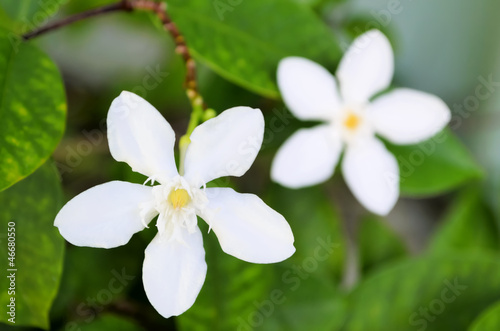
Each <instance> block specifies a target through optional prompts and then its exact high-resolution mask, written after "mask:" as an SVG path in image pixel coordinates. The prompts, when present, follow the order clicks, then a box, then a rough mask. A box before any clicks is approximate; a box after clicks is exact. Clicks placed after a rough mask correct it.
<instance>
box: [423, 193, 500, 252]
mask: <svg viewBox="0 0 500 331" xmlns="http://www.w3.org/2000/svg"><path fill="white" fill-rule="evenodd" d="M498 248H499V231H498V228H497V226H496V223H495V219H494V217H493V214H492V212H491V211H490V209H489V207H488V206H487V205H486V203H485V202H484V201H483V195H482V193H481V192H480V190H479V189H476V188H473V189H468V190H466V191H464V192H462V193H461V194H460V195H459V196H458V198H457V199H456V201H455V202H454V204H453V206H452V207H451V209H450V210H449V211H448V213H447V214H446V215H445V217H444V220H443V221H442V225H441V227H440V228H439V229H438V230H437V231H436V232H435V233H434V236H433V238H432V241H431V242H430V245H429V250H430V251H431V252H442V251H445V250H469V251H471V250H477V251H482V250H490V251H492V250H498Z"/></svg>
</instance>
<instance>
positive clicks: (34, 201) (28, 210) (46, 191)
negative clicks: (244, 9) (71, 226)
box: [0, 164, 64, 329]
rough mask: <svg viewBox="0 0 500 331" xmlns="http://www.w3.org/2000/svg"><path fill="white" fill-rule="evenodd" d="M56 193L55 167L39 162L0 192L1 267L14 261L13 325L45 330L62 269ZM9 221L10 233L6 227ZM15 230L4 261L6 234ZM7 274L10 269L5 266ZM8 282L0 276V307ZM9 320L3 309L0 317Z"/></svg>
mask: <svg viewBox="0 0 500 331" xmlns="http://www.w3.org/2000/svg"><path fill="white" fill-rule="evenodd" d="M61 199H62V192H61V187H60V183H59V178H58V176H57V173H56V170H55V168H54V167H53V166H52V165H50V164H45V165H44V166H42V167H41V168H40V169H39V170H38V171H37V172H35V173H34V174H33V175H31V176H30V177H28V178H26V179H24V180H23V181H21V182H20V183H18V184H16V185H14V186H13V187H11V188H9V189H8V190H6V191H4V192H1V193H0V206H2V208H1V209H0V223H1V228H0V238H1V240H0V260H1V261H3V263H4V264H3V266H2V268H4V270H5V269H7V268H9V267H11V266H10V265H9V266H7V263H11V262H13V263H14V267H13V269H17V271H14V273H15V295H14V296H12V297H14V298H15V325H16V326H19V325H21V326H22V325H25V326H28V325H29V326H36V327H41V328H45V329H48V327H49V320H48V314H49V309H50V306H51V304H52V301H53V300H54V297H55V296H56V292H57V288H58V286H59V279H60V277H61V273H62V263H63V255H64V240H63V238H62V237H61V236H60V234H59V232H58V231H57V229H56V228H55V227H54V225H53V223H54V218H55V216H56V214H57V212H58V211H59V208H60V207H61ZM10 222H14V223H15V226H14V229H15V230H14V231H10V230H8V228H9V224H10ZM7 233H15V235H13V236H14V238H15V260H13V261H10V260H8V257H10V256H8V254H9V251H8V244H7V242H8V239H7V238H8V235H7ZM7 272H8V273H10V271H8V270H7ZM10 285H11V284H10V281H9V279H8V278H6V277H5V276H3V277H1V278H0V286H1V288H2V289H3V290H2V291H1V292H0V302H1V305H2V307H6V305H7V304H8V303H9V302H10V301H9V300H11V299H10V298H11V295H9V293H8V292H7V289H8V288H9V286H10ZM8 318H10V316H9V315H7V314H6V313H5V312H4V313H3V314H1V315H0V320H1V321H2V322H6V323H8V324H10V322H8V321H7V319H8Z"/></svg>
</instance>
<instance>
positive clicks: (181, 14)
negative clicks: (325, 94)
mask: <svg viewBox="0 0 500 331" xmlns="http://www.w3.org/2000/svg"><path fill="white" fill-rule="evenodd" d="M167 3H168V8H169V12H170V13H171V15H172V19H173V20H174V22H175V23H176V24H177V25H178V27H179V30H180V31H182V34H183V35H184V37H185V39H186V42H187V45H188V46H189V48H190V50H191V51H192V53H193V55H194V56H195V57H196V58H197V59H199V60H200V61H203V62H205V63H206V64H207V65H208V66H209V67H210V68H211V69H212V70H214V71H215V72H217V73H218V74H219V75H221V76H222V77H224V78H226V79H228V80H230V81H232V82H234V83H237V84H239V85H241V86H243V87H245V88H247V89H250V90H251V91H253V92H256V93H259V94H262V95H264V96H267V97H277V96H278V90H277V87H276V83H275V76H276V68H277V64H278V62H279V60H281V59H282V58H284V57H286V56H291V55H295V56H303V57H307V58H310V59H312V60H314V61H317V62H320V63H322V64H324V65H326V66H327V67H329V68H332V69H333V68H334V64H335V62H336V60H338V59H339V57H340V55H341V52H340V48H339V46H338V43H337V42H336V40H335V38H334V36H333V34H332V33H331V31H329V29H328V27H327V26H326V25H325V24H324V23H322V22H321V21H320V20H319V18H318V17H317V16H316V15H315V14H314V13H313V12H312V10H311V9H310V8H308V7H306V6H304V5H300V4H298V3H294V2H292V1H289V0H274V1H267V0H252V1H227V0H216V1H206V0H169V1H167ZM284 18H286V19H284Z"/></svg>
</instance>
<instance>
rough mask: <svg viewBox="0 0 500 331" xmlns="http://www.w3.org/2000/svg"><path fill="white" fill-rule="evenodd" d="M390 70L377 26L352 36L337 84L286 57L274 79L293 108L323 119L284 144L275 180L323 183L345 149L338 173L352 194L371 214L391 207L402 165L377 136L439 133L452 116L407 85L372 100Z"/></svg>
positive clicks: (398, 138)
mask: <svg viewBox="0 0 500 331" xmlns="http://www.w3.org/2000/svg"><path fill="white" fill-rule="evenodd" d="M393 71H394V58H393V53H392V49H391V45H390V43H389V41H388V40H387V38H386V37H385V36H384V35H383V34H382V33H381V32H380V31H378V30H371V31H369V32H367V33H365V34H363V35H362V36H360V37H359V38H357V39H356V40H355V41H354V43H353V45H351V47H350V48H349V49H348V51H347V52H346V54H345V55H344V57H343V58H342V60H341V62H340V64H339V66H338V69H337V75H336V76H337V79H338V83H339V85H340V88H339V89H338V88H337V81H336V80H335V77H333V76H332V75H331V74H330V73H329V72H328V71H327V70H326V69H324V68H323V67H321V66H320V65H318V64H316V63H314V62H312V61H310V60H307V59H304V58H298V57H289V58H285V59H283V60H282V61H281V62H280V64H279V67H278V85H279V88H280V90H281V93H282V96H283V99H284V101H285V103H286V104H287V106H288V107H289V109H290V111H291V112H292V113H293V114H294V115H295V116H296V117H297V118H299V119H302V120H319V121H323V122H325V123H324V124H322V125H318V126H316V127H313V128H310V129H302V130H299V131H298V132H296V133H295V134H293V135H292V136H291V137H290V138H289V139H288V140H287V141H286V142H285V144H284V145H283V146H282V147H281V148H280V149H279V151H278V153H277V155H276V157H275V159H274V161H273V166H272V170H271V176H272V178H273V180H274V181H276V182H278V183H280V184H282V185H284V186H287V187H291V188H300V187H304V186H309V185H315V184H318V183H321V182H324V181H326V180H327V179H328V178H330V177H331V176H332V175H333V172H334V169H335V165H336V164H337V162H338V161H339V158H340V154H341V152H342V150H343V149H344V148H345V152H344V156H343V160H342V165H341V166H342V172H343V175H344V178H345V181H346V183H347V185H348V186H349V188H350V189H351V191H352V192H353V194H354V196H355V197H356V198H357V199H358V200H359V201H360V202H361V203H362V204H363V205H364V206H365V207H366V208H367V209H369V210H370V211H372V212H374V213H377V214H380V215H385V214H387V213H389V211H390V210H391V209H392V208H393V206H394V204H395V203H396V201H397V199H398V196H399V168H398V164H397V162H396V159H395V158H394V156H393V155H392V154H391V153H389V152H388V151H387V149H386V148H385V146H384V144H383V143H382V142H381V141H380V140H379V139H377V138H376V137H375V134H378V135H379V136H381V137H384V138H385V139H387V140H388V141H390V142H392V143H394V144H415V143H418V142H421V141H423V140H425V139H428V138H430V137H432V136H433V135H434V134H436V133H438V132H439V131H441V130H442V129H443V128H444V127H445V126H446V124H447V123H448V122H449V120H450V117H451V113H450V110H449V108H448V107H447V106H446V104H445V103H444V102H443V101H442V100H441V99H439V98H438V97H436V96H433V95H430V94H427V93H423V92H419V91H415V90H411V89H402V88H400V89H394V90H392V91H391V92H389V93H386V94H384V95H382V96H379V97H377V98H375V100H373V101H371V100H370V98H372V97H373V96H374V95H375V94H377V93H378V92H381V91H383V90H385V89H386V88H388V87H389V84H390V82H391V80H392V76H393Z"/></svg>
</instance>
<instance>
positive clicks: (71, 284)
mask: <svg viewBox="0 0 500 331" xmlns="http://www.w3.org/2000/svg"><path fill="white" fill-rule="evenodd" d="M143 232H152V231H148V230H146V231H141V233H139V234H136V235H135V236H133V237H132V239H131V241H130V242H129V243H127V245H123V246H120V247H116V248H113V249H106V250H105V249H100V248H90V247H77V246H69V247H68V249H67V250H66V258H65V263H64V273H63V277H62V279H61V286H60V290H59V293H58V294H57V297H56V300H55V301H54V305H53V307H52V311H51V314H52V316H55V317H62V316H65V315H75V314H76V315H78V319H79V320H82V319H83V320H84V321H85V322H91V321H93V320H94V319H95V316H96V313H100V312H101V311H102V310H103V309H104V308H105V307H106V306H108V305H109V304H111V303H112V302H116V301H118V300H119V299H122V298H124V297H125V296H126V294H127V293H129V292H131V290H132V289H133V288H134V286H136V284H137V286H138V287H140V288H142V280H141V279H142V271H141V267H142V262H143V260H144V249H145V247H146V245H147V243H148V242H146V241H145V240H143V239H142V236H141V234H142V233H143ZM139 284H140V285H139ZM147 307H150V306H149V304H148V306H147Z"/></svg>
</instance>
